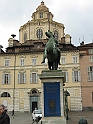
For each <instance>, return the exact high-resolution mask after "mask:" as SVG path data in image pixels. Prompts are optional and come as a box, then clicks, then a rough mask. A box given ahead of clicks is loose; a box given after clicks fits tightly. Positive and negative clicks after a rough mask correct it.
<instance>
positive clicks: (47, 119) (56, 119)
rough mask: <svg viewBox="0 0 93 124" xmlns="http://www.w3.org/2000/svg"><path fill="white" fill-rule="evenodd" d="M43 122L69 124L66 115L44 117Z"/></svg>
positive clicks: (46, 123)
mask: <svg viewBox="0 0 93 124" xmlns="http://www.w3.org/2000/svg"><path fill="white" fill-rule="evenodd" d="M41 122H42V124H67V123H66V119H65V118H64V117H43V118H42V120H41ZM41 122H40V123H41Z"/></svg>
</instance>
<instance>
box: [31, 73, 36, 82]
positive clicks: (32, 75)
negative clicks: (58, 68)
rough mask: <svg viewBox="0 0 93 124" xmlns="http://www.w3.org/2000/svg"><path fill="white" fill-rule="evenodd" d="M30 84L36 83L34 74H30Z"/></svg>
mask: <svg viewBox="0 0 93 124" xmlns="http://www.w3.org/2000/svg"><path fill="white" fill-rule="evenodd" d="M30 83H38V75H37V73H36V72H32V73H30Z"/></svg>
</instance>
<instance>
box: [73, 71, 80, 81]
mask: <svg viewBox="0 0 93 124" xmlns="http://www.w3.org/2000/svg"><path fill="white" fill-rule="evenodd" d="M72 81H73V82H80V81H81V76H80V71H73V72H72Z"/></svg>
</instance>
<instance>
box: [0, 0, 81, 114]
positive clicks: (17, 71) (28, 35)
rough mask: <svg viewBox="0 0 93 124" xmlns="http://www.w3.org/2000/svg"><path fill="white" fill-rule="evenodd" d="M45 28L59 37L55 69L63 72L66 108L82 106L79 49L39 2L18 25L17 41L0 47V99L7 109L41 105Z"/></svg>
mask: <svg viewBox="0 0 93 124" xmlns="http://www.w3.org/2000/svg"><path fill="white" fill-rule="evenodd" d="M48 30H50V31H51V32H52V33H53V34H54V36H55V38H56V39H57V40H58V41H59V48H60V50H61V59H60V63H61V65H59V67H58V69H61V70H62V71H63V72H64V73H65V75H66V83H65V86H64V90H67V91H68V92H69V93H70V96H69V97H68V107H69V110H71V111H77V110H80V111H81V110H82V98H81V73H80V62H79V50H78V49H77V47H75V46H74V45H72V44H71V36H70V35H69V34H66V35H64V25H63V24H60V23H58V22H55V21H53V14H52V13H51V12H49V9H48V8H47V7H46V6H45V4H44V2H41V4H40V6H38V7H37V9H36V12H34V13H33V14H32V20H31V21H28V22H27V23H26V24H24V25H23V26H21V27H20V29H19V34H20V39H19V41H18V40H16V39H14V38H10V39H9V40H8V44H9V46H8V47H7V49H6V52H4V51H3V50H2V46H1V47H0V82H1V83H0V103H3V104H4V105H5V106H6V107H7V109H8V111H12V110H13V109H14V110H15V111H22V112H26V111H27V112H32V111H33V110H34V109H35V107H36V108H38V109H41V91H42V90H41V81H40V79H39V77H38V74H40V73H41V71H42V70H48V65H47V59H46V61H45V63H44V64H41V61H42V58H43V52H44V47H45V44H46V42H47V39H46V36H45V32H47V31H48Z"/></svg>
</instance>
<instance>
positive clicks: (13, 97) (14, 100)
mask: <svg viewBox="0 0 93 124" xmlns="http://www.w3.org/2000/svg"><path fill="white" fill-rule="evenodd" d="M14 56H15V59H14V87H13V111H14V110H15V67H16V55H14Z"/></svg>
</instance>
